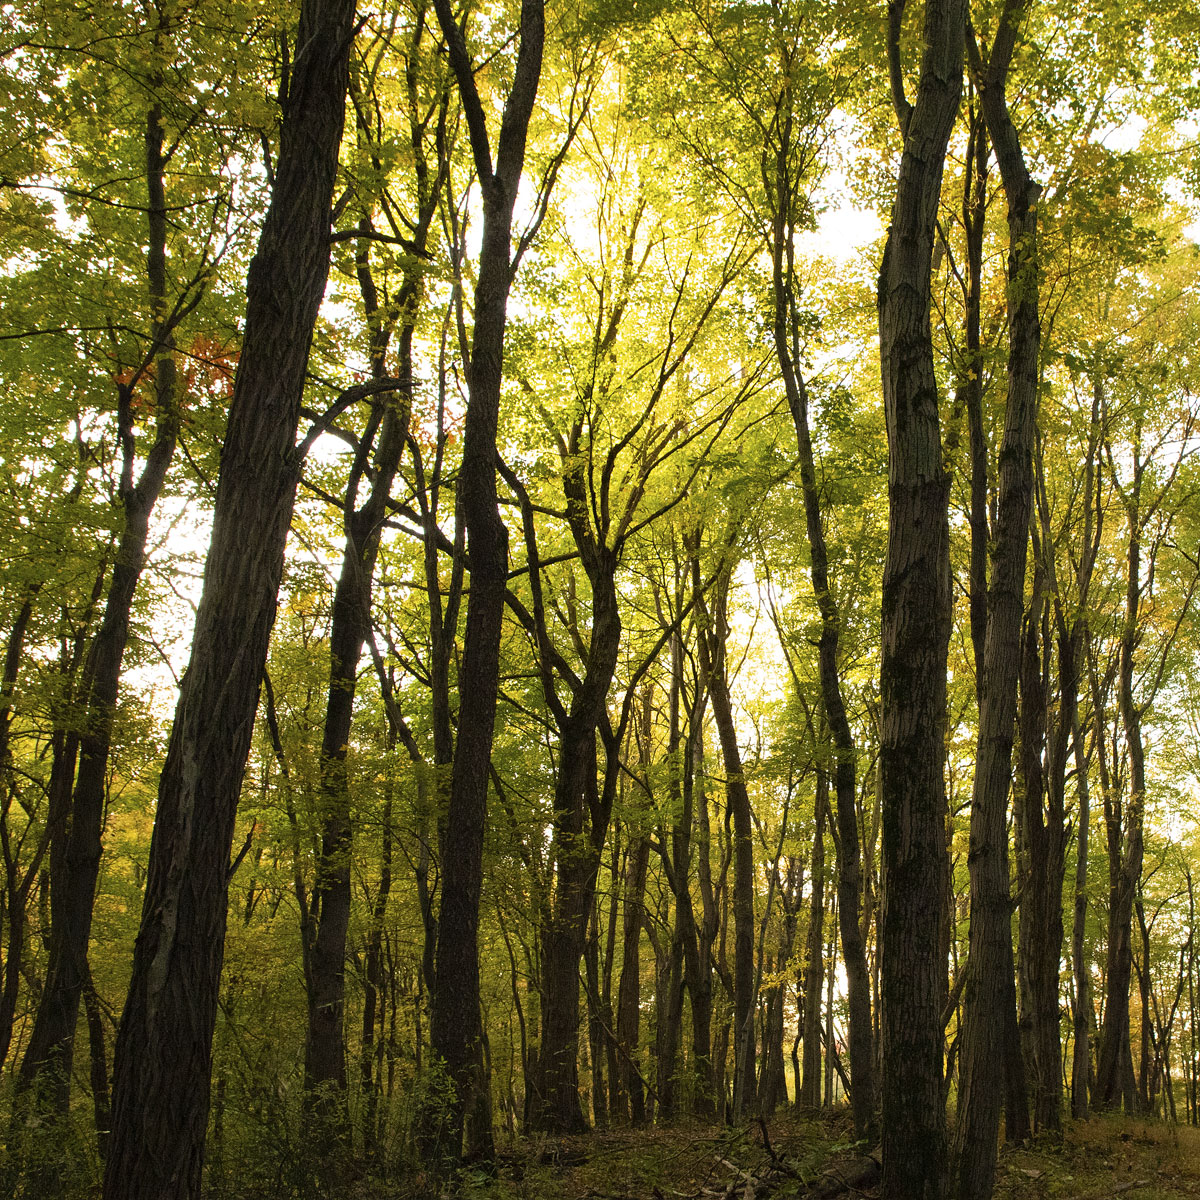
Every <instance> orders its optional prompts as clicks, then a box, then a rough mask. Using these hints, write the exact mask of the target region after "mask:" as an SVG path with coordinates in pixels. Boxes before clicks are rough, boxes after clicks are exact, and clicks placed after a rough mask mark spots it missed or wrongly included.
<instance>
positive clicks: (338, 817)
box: [304, 196, 434, 1150]
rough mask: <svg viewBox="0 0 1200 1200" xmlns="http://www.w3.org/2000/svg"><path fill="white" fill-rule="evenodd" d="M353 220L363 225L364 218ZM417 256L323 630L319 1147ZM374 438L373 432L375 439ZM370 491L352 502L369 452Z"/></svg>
mask: <svg viewBox="0 0 1200 1200" xmlns="http://www.w3.org/2000/svg"><path fill="white" fill-rule="evenodd" d="M424 199H425V205H424V208H423V211H421V212H420V213H419V214H418V216H417V220H416V222H415V223H414V227H413V228H414V233H413V247H414V248H413V250H412V254H413V255H414V256H421V255H423V253H424V248H425V243H426V241H427V234H428V229H429V224H430V222H431V220H432V218H433V212H434V208H433V199H432V198H430V197H428V196H426V197H425V198H424ZM360 229H361V231H362V232H363V234H364V235H366V234H369V233H370V232H371V229H370V222H369V221H368V220H367V219H366V218H363V220H362V221H361V222H360ZM368 244H369V243H368V242H367V241H366V240H364V241H363V242H361V243H360V245H359V248H358V253H357V256H356V257H357V269H358V279H359V286H360V290H361V292H362V299H363V308H364V312H365V315H366V319H367V322H368V325H369V326H370V327H371V335H370V363H371V374H372V377H373V378H374V379H376V380H382V379H386V378H387V377H388V372H387V348H388V343H389V341H390V334H391V328H390V324H389V322H388V319H387V318H386V317H385V316H384V315H383V313H382V312H381V302H380V297H379V295H378V292H377V289H376V286H375V282H374V278H373V276H372V273H371V268H370V260H369V257H368ZM416 263H417V258H416V257H414V258H413V259H410V260H408V265H407V267H406V269H405V276H404V281H403V284H402V285H401V287H400V290H399V292H398V294H397V296H396V298H395V301H394V303H395V307H396V311H398V312H399V313H401V314H403V317H402V319H403V321H404V325H403V327H402V329H401V331H400V344H399V347H398V356H397V358H398V363H397V377H398V378H399V379H400V380H401V381H402V382H403V385H404V387H403V389H402V390H399V391H394V392H393V391H389V392H382V393H380V394H379V395H378V396H376V397H375V398H374V399H373V401H372V413H371V417H370V419H369V421H368V424H367V432H365V433H364V434H363V436H362V438H361V439H360V441H359V446H358V450H357V452H356V454H355V457H354V461H353V465H352V468H351V471H350V475H349V479H348V481H347V484H346V488H345V492H344V494H343V513H344V526H345V535H346V540H345V545H344V547H343V551H342V565H341V571H340V573H339V575H338V581H337V585H336V587H335V589H334V595H333V609H332V613H331V619H330V631H329V684H328V690H327V693H326V707H325V724H324V728H323V731H322V737H321V757H320V788H319V791H318V796H319V804H320V810H319V815H320V829H321V848H320V853H319V855H318V856H317V862H316V867H315V871H316V878H315V881H314V883H313V890H312V902H311V915H312V919H311V923H310V926H309V935H310V937H311V944H310V950H309V957H308V963H309V970H308V973H307V977H306V979H307V983H308V989H307V992H308V994H307V1000H308V1025H307V1029H306V1036H305V1042H304V1088H305V1103H306V1108H307V1113H308V1117H309V1128H308V1135H309V1137H310V1139H311V1140H312V1141H314V1142H315V1143H316V1145H317V1147H318V1148H323V1149H326V1150H328V1149H331V1148H332V1147H333V1146H334V1145H336V1144H344V1143H346V1142H347V1140H348V1139H349V1134H350V1128H349V1113H348V1111H347V1108H346V1041H345V1007H346V935H347V931H348V929H349V925H350V906H351V888H350V856H351V851H352V842H353V827H352V818H351V811H350V783H349V778H348V775H347V768H346V756H347V752H348V749H349V744H350V733H351V727H352V724H353V716H354V695H355V691H356V689H357V683H358V667H359V661H360V659H361V658H362V652H363V647H364V646H365V644H366V641H367V636H368V634H369V633H370V628H371V594H372V591H373V588H374V580H375V563H376V561H377V559H378V557H379V537H380V533H381V531H382V528H383V519H384V517H385V515H386V512H387V503H388V500H389V498H390V496H391V491H392V484H393V481H394V480H395V477H396V472H397V470H398V469H399V466H400V458H401V455H402V454H403V451H404V446H405V443H406V441H407V438H408V425H409V415H410V413H411V412H412V340H413V323H414V321H415V319H416V313H417V306H418V301H419V297H420V292H421V273H420V269H419V267H418V266H417V265H416ZM376 437H377V440H376ZM372 450H373V451H374V454H373V460H374V461H373V463H371V464H370V466H371V469H370V472H369V478H370V490H369V492H368V493H367V497H366V499H365V500H364V501H363V503H362V505H361V506H359V507H356V504H357V497H358V494H359V490H360V488H361V486H362V483H363V478H364V476H368V457H371V452H372Z"/></svg>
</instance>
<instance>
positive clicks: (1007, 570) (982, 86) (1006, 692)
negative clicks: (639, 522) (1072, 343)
mask: <svg viewBox="0 0 1200 1200" xmlns="http://www.w3.org/2000/svg"><path fill="white" fill-rule="evenodd" d="M1025 3H1026V0H1006V4H1005V7H1004V11H1003V13H1002V14H1001V16H1000V19H999V24H998V26H997V30H996V34H995V40H994V42H993V45H992V53H991V57H990V59H989V60H988V62H987V64H986V67H985V66H984V64H983V63H982V62H981V61H980V57H979V52H978V49H977V47H976V44H975V37H974V32H973V31H972V32H971V34H970V47H971V60H972V61H971V67H972V72H973V73H974V74H975V76H976V77H977V79H978V81H979V92H980V103H981V105H982V107H983V113H984V117H985V119H986V121H987V125H988V132H989V133H990V135H991V140H992V145H993V146H994V147H995V150H996V159H997V162H998V163H999V166H1000V175H1001V178H1002V180H1003V182H1004V190H1005V195H1006V197H1007V199H1008V227H1009V256H1008V278H1009V348H1008V400H1007V404H1006V408H1005V423H1004V434H1003V439H1002V442H1001V446H1000V455H999V497H998V507H997V518H996V524H995V528H994V530H993V534H992V545H993V549H992V559H991V576H990V579H989V583H988V596H987V635H986V639H985V645H984V658H983V678H982V682H981V686H980V701H979V709H980V711H979V739H978V748H977V752H976V766H975V786H974V791H973V794H972V798H971V852H970V858H969V865H970V872H971V947H970V962H971V976H970V978H969V980H968V982H967V990H966V997H965V1009H964V1025H963V1036H962V1045H961V1052H960V1053H961V1060H960V1061H961V1063H962V1068H961V1079H960V1084H959V1093H958V1094H959V1100H958V1125H957V1129H956V1135H955V1156H956V1160H957V1161H956V1171H957V1185H956V1189H955V1190H956V1194H957V1195H958V1197H959V1198H960V1200H986V1198H987V1197H990V1196H991V1194H992V1186H993V1183H994V1179H995V1169H996V1138H997V1133H998V1130H999V1125H1000V1108H1001V1100H1002V1097H1003V1095H1004V1088H1003V1086H1002V1080H1001V1079H1000V1078H999V1076H998V1067H999V1064H1001V1063H1002V1062H1003V1061H1004V1058H1003V1046H1004V1031H1005V1028H1006V1025H1007V1024H1008V1022H1009V1021H1010V1020H1011V1013H1009V1012H1007V1011H1006V1005H1005V1001H1006V999H1007V998H1008V996H1009V995H1011V982H1010V981H1011V980H1012V976H1013V952H1012V907H1011V905H1012V902H1011V898H1010V895H1009V882H1008V872H1009V865H1008V829H1007V821H1006V816H1007V811H1008V794H1009V789H1010V787H1011V785H1012V748H1013V735H1014V730H1015V723H1016V711H1017V683H1018V677H1019V670H1020V655H1019V653H1016V654H1015V653H1014V652H1013V648H1014V647H1015V646H1019V645H1020V638H1021V618H1022V614H1023V611H1024V587H1025V563H1026V558H1027V554H1028V545H1029V526H1030V519H1031V515H1032V509H1033V439H1034V430H1035V428H1036V420H1037V392H1038V373H1039V368H1040V362H1039V354H1040V345H1041V327H1040V323H1039V316H1038V290H1037V274H1036V273H1037V263H1038V257H1037V242H1036V237H1037V207H1036V203H1037V197H1038V194H1039V189H1038V187H1037V186H1036V185H1035V184H1034V183H1033V180H1032V179H1031V178H1030V176H1029V173H1028V171H1027V170H1026V167H1025V160H1024V157H1023V155H1022V152H1021V146H1020V142H1019V140H1018V138H1017V133H1016V130H1015V129H1014V127H1013V124H1012V121H1011V119H1010V117H1009V114H1008V104H1007V100H1006V99H1005V86H1006V82H1007V77H1008V66H1009V63H1010V62H1011V60H1012V53H1013V50H1014V48H1015V45H1016V37H1017V32H1018V26H1019V24H1020V18H1021V16H1022V13H1023V11H1024V6H1025ZM1039 819H1040V802H1039Z"/></svg>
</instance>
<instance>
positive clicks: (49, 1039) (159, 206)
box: [17, 34, 179, 1116]
mask: <svg viewBox="0 0 1200 1200" xmlns="http://www.w3.org/2000/svg"><path fill="white" fill-rule="evenodd" d="M155 40H156V41H157V40H158V38H157V34H156V39H155ZM163 130H164V126H163V118H162V112H161V111H160V109H159V108H158V106H157V105H152V106H151V108H150V111H149V112H148V113H147V114H146V132H145V143H146V186H147V192H148V203H147V218H148V226H149V230H148V246H149V249H148V252H147V263H146V278H147V284H148V292H149V298H150V305H151V311H152V314H153V315H152V321H151V328H150V343H151V351H150V354H151V355H152V356H153V360H154V408H155V412H156V413H157V428H156V431H155V437H154V443H153V445H152V446H151V447H150V450H149V453H148V454H147V456H146V461H145V465H144V466H143V468H142V472H141V475H140V476H139V478H138V479H137V482H136V483H135V482H134V479H133V469H134V464H135V459H136V446H135V442H134V428H133V417H132V404H133V388H134V385H133V384H132V383H122V384H119V385H118V388H119V398H118V404H117V422H118V440H119V441H120V444H121V447H122V467H121V482H120V498H121V507H122V516H123V518H124V528H123V529H122V531H121V535H120V539H119V541H118V546H117V554H116V560H115V562H114V564H113V573H112V580H111V582H110V584H109V589H108V597H107V599H106V601H105V607H104V616H103V619H102V620H101V623H100V628H99V630H98V631H97V633H96V637H95V640H94V641H93V642H92V645H91V648H90V650H89V652H88V657H87V662H86V663H85V665H84V676H83V678H84V690H85V695H84V698H83V705H82V714H81V725H80V728H81V732H80V734H79V740H78V747H79V750H78V770H77V774H76V777H75V787H74V792H73V795H72V800H71V812H70V820H69V825H68V827H67V829H66V830H65V831H64V832H65V850H64V853H63V855H62V858H61V870H60V871H58V872H56V879H55V886H56V888H57V890H58V892H59V894H58V895H57V896H55V903H54V916H55V918H56V919H55V920H53V921H52V923H51V928H50V945H49V947H48V963H47V968H46V985H45V987H44V988H43V990H42V994H41V996H40V997H39V1000H38V1006H37V1013H36V1015H35V1018H34V1026H33V1032H32V1033H31V1034H30V1039H29V1044H28V1045H27V1047H26V1049H25V1056H24V1058H23V1059H22V1060H21V1070H20V1074H19V1075H18V1080H17V1090H18V1093H24V1092H27V1091H32V1092H33V1093H34V1094H35V1099H36V1102H37V1103H38V1105H39V1106H40V1107H43V1108H44V1109H45V1110H46V1111H47V1112H50V1113H53V1114H55V1115H57V1116H65V1115H66V1113H67V1108H68V1105H69V1101H70V1086H71V1065H72V1058H73V1051H74V1044H75V1028H76V1025H77V1023H78V1019H79V1000H80V997H81V995H82V994H83V989H84V984H85V980H86V979H87V978H88V976H89V972H88V962H87V955H88V941H89V938H90V936H91V928H92V910H93V907H94V905H95V898H96V879H97V876H98V875H99V871H100V838H101V833H102V830H103V826H104V813H105V800H106V797H107V785H108V758H109V750H110V747H111V744H112V731H113V720H114V717H115V710H116V703H117V692H118V687H119V685H120V680H121V665H122V662H123V661H124V657H125V647H126V645H127V644H128V641H129V623H130V616H131V614H132V611H133V598H134V592H135V591H136V589H137V584H138V580H139V579H140V578H141V575H142V568H143V566H144V565H145V561H146V542H147V540H148V538H149V535H150V516H151V513H152V512H153V510H154V505H155V503H156V502H157V501H158V497H159V495H160V493H161V492H162V488H163V484H164V483H165V481H166V476H167V469H168V467H169V466H170V464H171V459H172V458H173V457H174V454H175V443H176V438H177V436H178V432H179V410H178V404H177V396H176V391H177V382H176V380H177V373H176V365H175V358H174V353H175V339H174V336H173V327H172V326H171V325H169V324H168V323H167V322H168V314H167V310H168V299H167V261H166V255H167V200H166V194H165V190H164V185H163V176H164V171H165V161H166V160H165V158H164V151H163Z"/></svg>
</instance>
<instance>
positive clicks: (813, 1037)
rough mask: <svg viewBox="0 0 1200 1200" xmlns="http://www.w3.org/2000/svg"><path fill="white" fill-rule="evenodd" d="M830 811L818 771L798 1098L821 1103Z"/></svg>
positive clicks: (813, 1104)
mask: <svg viewBox="0 0 1200 1200" xmlns="http://www.w3.org/2000/svg"><path fill="white" fill-rule="evenodd" d="M828 811H829V777H828V776H827V775H826V774H825V772H824V771H822V770H818V771H817V791H816V798H815V800H814V803H813V821H814V822H815V826H814V831H813V847H812V868H811V870H810V871H809V905H808V938H807V941H806V947H805V967H804V1011H803V1014H802V1017H803V1020H802V1027H803V1034H802V1037H801V1046H802V1050H803V1058H802V1067H801V1070H802V1072H803V1073H802V1075H801V1077H800V1080H799V1081H798V1092H797V1098H798V1102H799V1103H800V1104H801V1105H802V1106H803V1107H805V1108H820V1107H821V994H822V991H823V990H824V984H825V820H826V814H827V813H828Z"/></svg>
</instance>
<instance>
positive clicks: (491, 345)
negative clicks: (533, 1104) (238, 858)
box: [430, 0, 545, 1158]
mask: <svg viewBox="0 0 1200 1200" xmlns="http://www.w3.org/2000/svg"><path fill="white" fill-rule="evenodd" d="M435 8H436V10H437V17H438V22H439V24H440V25H441V27H442V33H443V34H444V36H445V38H446V42H447V45H448V47H449V52H450V62H451V65H452V67H453V69H454V74H455V78H456V79H457V81H458V86H459V91H460V93H461V95H462V102H463V109H464V113H465V115H466V121H467V128H468V131H469V134H470V140H471V151H472V154H473V156H474V160H475V169H476V173H477V175H478V176H479V186H480V190H481V192H482V196H483V239H482V244H481V246H480V252H479V265H478V271H479V274H478V282H477V284H476V287H475V326H474V330H473V333H472V339H471V362H470V368H469V371H468V374H467V381H468V385H469V391H470V398H469V402H468V404H467V412H466V419H465V424H464V429H463V457H462V465H461V467H460V470H459V485H458V502H459V507H460V511H461V513H462V519H463V521H464V523H465V525H466V530H467V548H468V553H469V556H470V563H471V590H470V595H469V597H468V600H467V626H466V636H465V644H464V647H463V656H462V662H461V666H460V669H459V713H458V742H457V744H456V746H455V751H454V766H453V770H452V772H451V779H450V802H449V808H448V811H447V814H446V835H445V838H444V839H443V845H442V907H441V914H440V917H439V920H438V936H437V957H436V969H435V976H436V985H435V990H434V993H433V1006H432V1013H431V1019H430V1023H431V1030H430V1036H431V1040H432V1043H433V1049H434V1051H435V1052H436V1053H437V1055H438V1056H439V1058H440V1059H441V1061H442V1063H443V1064H444V1065H445V1068H446V1070H447V1071H448V1073H449V1076H450V1078H451V1080H452V1081H453V1084H454V1090H455V1099H454V1103H453V1104H452V1105H451V1108H450V1112H449V1114H448V1118H447V1122H446V1127H445V1135H444V1138H443V1141H442V1148H443V1149H444V1150H445V1151H446V1152H448V1153H449V1155H450V1156H451V1157H453V1158H457V1157H458V1154H459V1151H460V1147H461V1141H462V1128H463V1119H464V1115H465V1110H466V1106H467V1103H468V1101H469V1099H470V1098H471V1096H472V1095H473V1094H474V1093H475V1091H476V1090H477V1086H478V1085H477V1083H476V1082H475V1081H476V1077H477V1075H478V1068H477V1063H479V1062H480V1061H481V1035H482V1026H481V1023H480V1014H479V949H478V941H479V896H480V891H481V888H482V884H483V832H484V825H485V823H486V819H487V790H488V776H489V770H490V767H491V753H492V732H493V726H494V722H495V717H496V692H497V680H498V673H499V662H500V629H501V623H502V618H503V613H504V591H505V585H506V583H507V578H508V531H507V529H506V528H505V526H504V522H503V521H502V520H501V519H500V512H499V509H498V508H497V501H496V428H497V422H498V420H499V412H500V382H501V376H502V373H503V360H504V331H505V325H506V322H507V306H508V293H509V289H510V287H511V285H512V263H511V246H510V237H511V225H512V215H513V205H514V203H515V202H516V198H517V187H518V185H519V183H520V179H521V171H522V168H523V166H524V162H525V139H526V134H527V132H528V128H529V118H530V115H531V114H532V112H533V102H534V98H535V96H536V95H537V87H538V80H539V78H540V76H541V69H542V45H543V41H544V36H545V26H544V14H543V5H542V3H541V0H523V2H522V4H521V27H520V49H519V50H518V53H517V63H516V69H515V75H514V78H513V86H512V91H511V93H510V95H509V97H508V102H507V104H506V105H505V109H504V116H503V119H502V121H501V127H500V136H499V139H498V142H497V145H496V158H495V164H494V165H493V159H492V152H491V143H490V141H489V138H488V131H487V120H486V117H485V115H484V110H483V106H482V104H481V102H480V99H479V93H478V91H477V89H476V86H475V76H474V67H473V65H472V63H471V60H470V57H469V56H468V53H467V47H466V43H465V40H464V38H463V33H462V31H461V30H460V29H459V27H458V25H457V24H456V23H455V19H454V12H453V10H452V8H451V6H450V0H436V4H435ZM476 1149H477V1150H478V1151H480V1152H483V1153H486V1151H487V1147H486V1145H484V1146H478V1147H476Z"/></svg>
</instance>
